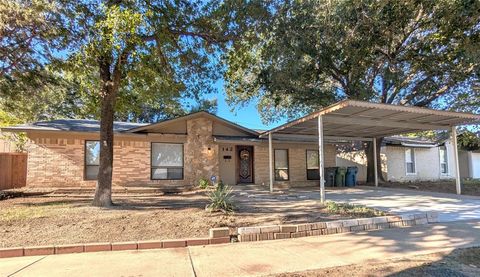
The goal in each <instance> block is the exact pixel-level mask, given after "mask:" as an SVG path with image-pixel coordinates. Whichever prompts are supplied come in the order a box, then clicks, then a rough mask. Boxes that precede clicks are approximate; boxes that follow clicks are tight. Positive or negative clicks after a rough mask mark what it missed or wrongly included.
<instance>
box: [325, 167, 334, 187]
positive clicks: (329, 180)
mask: <svg viewBox="0 0 480 277" xmlns="http://www.w3.org/2000/svg"><path fill="white" fill-rule="evenodd" d="M335 174H337V167H326V168H325V186H327V187H333V186H335Z"/></svg>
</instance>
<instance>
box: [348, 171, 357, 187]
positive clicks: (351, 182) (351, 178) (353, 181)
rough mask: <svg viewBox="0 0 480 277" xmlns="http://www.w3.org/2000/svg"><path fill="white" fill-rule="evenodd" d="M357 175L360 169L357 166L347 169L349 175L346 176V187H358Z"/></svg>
mask: <svg viewBox="0 0 480 277" xmlns="http://www.w3.org/2000/svg"><path fill="white" fill-rule="evenodd" d="M357 173H358V167H356V166H349V167H347V174H346V175H345V186H347V187H354V186H356V185H357Z"/></svg>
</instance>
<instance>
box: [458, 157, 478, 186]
mask: <svg viewBox="0 0 480 277" xmlns="http://www.w3.org/2000/svg"><path fill="white" fill-rule="evenodd" d="M458 155H459V163H460V176H461V177H462V178H472V179H480V150H475V151H460V152H459V154H458Z"/></svg>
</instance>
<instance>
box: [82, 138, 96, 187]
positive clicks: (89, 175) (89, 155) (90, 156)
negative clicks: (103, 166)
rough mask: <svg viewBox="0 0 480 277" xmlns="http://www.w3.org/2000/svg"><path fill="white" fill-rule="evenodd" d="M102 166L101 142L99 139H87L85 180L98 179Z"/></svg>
mask: <svg viewBox="0 0 480 277" xmlns="http://www.w3.org/2000/svg"><path fill="white" fill-rule="evenodd" d="M99 168H100V142H99V141H98V140H87V141H85V170H84V179H85V180H97V175H98V169H99Z"/></svg>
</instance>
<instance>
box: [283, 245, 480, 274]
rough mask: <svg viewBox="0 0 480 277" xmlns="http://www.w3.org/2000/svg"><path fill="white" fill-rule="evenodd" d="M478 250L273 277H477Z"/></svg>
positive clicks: (456, 251)
mask: <svg viewBox="0 0 480 277" xmlns="http://www.w3.org/2000/svg"><path fill="white" fill-rule="evenodd" d="M479 257H480V248H466V249H457V250H454V251H452V252H451V253H447V254H445V253H435V254H429V255H419V256H413V257H408V258H401V259H394V260H387V261H382V262H369V263H363V264H355V265H347V266H340V267H333V268H325V269H319V270H312V271H305V272H297V273H283V274H278V275H274V276H277V277H313V276H330V277H341V276H398V277H400V276H405V277H407V276H408V277H410V276H418V277H423V276H432V277H433V276H480V259H479Z"/></svg>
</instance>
